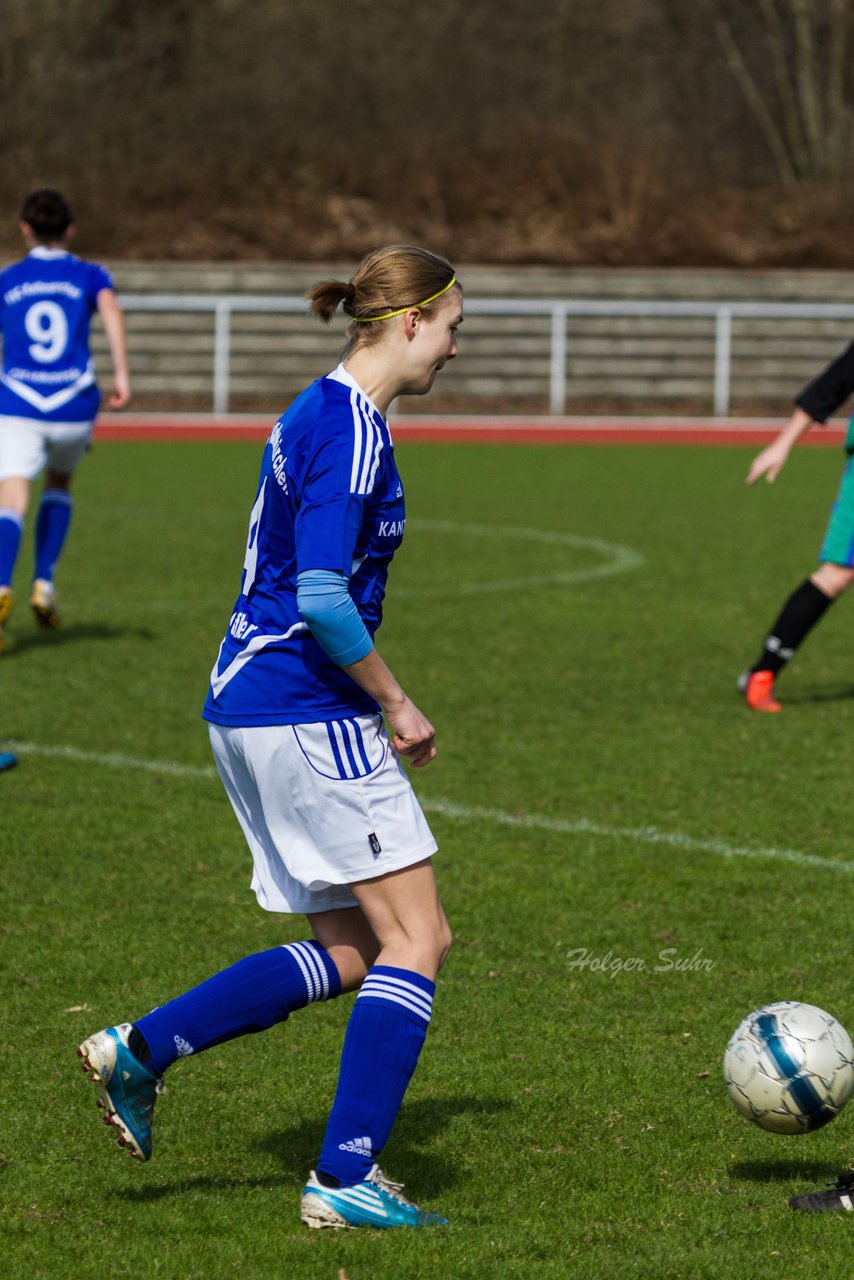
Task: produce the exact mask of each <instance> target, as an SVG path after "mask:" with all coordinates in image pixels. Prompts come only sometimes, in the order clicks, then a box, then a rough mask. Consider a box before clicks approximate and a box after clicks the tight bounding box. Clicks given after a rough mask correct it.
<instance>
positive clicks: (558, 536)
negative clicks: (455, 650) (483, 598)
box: [395, 519, 644, 596]
mask: <svg viewBox="0 0 854 1280" xmlns="http://www.w3.org/2000/svg"><path fill="white" fill-rule="evenodd" d="M412 527H414V528H416V529H425V530H427V531H428V532H430V533H458V534H463V535H467V536H469V537H473V538H505V539H506V538H510V539H512V540H515V541H516V542H539V543H542V544H545V545H547V546H553V547H572V548H573V549H574V550H576V551H592V552H593V553H594V554H595V555H598V556H602V557H603V559H604V561H605V563H604V564H597V565H591V567H590V568H589V569H573V570H568V571H567V572H566V573H549V574H539V575H536V574H535V575H526V576H525V577H524V578H500V579H494V580H491V581H489V582H457V583H448V584H446V585H441V586H433V587H431V586H429V585H427V586H423V587H417V588H416V587H405V586H404V587H398V588H396V589H395V594H396V595H400V594H402V595H418V596H424V595H479V594H482V593H485V592H490V591H518V590H522V589H525V588H527V589H530V588H531V587H570V586H574V585H575V584H576V583H578V582H590V581H592V580H594V579H596V578H610V577H613V575H614V574H616V573H626V572H628V570H629V569H636V568H637V567H638V566H639V565H642V564H643V563H644V557H643V556H642V555H641V554H640V552H639V551H634V550H633V549H632V548H631V547H623V546H621V545H620V544H619V543H618V542H606V541H605V540H604V538H585V537H582V536H581V535H580V534H575V533H558V532H555V531H554V530H549V529H516V528H507V527H505V526H503V525H491V524H460V523H459V522H458V521H456V520H421V519H415V520H413V521H412Z"/></svg>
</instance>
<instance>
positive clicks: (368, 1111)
mask: <svg viewBox="0 0 854 1280" xmlns="http://www.w3.org/2000/svg"><path fill="white" fill-rule="evenodd" d="M435 990H436V985H435V983H433V982H431V981H430V979H429V978H424V977H422V976H421V974H420V973H413V972H412V971H411V970H409V969H391V968H388V967H387V966H385V965H374V967H373V969H371V971H370V972H369V974H368V976H367V977H366V978H365V981H364V982H363V983H362V987H361V990H360V991H359V994H358V996H357V997H356V1003H355V1004H354V1006H353V1012H352V1013H351V1014H350V1021H349V1023H348V1024H347V1035H346V1037H345V1039H344V1050H343V1052H342V1054H341V1070H340V1073H339V1076H338V1088H337V1090H336V1093H335V1101H334V1103H333V1104H332V1111H331V1113H330V1116H329V1121H328V1123H327V1126H326V1135H325V1137H324V1139H323V1148H322V1150H321V1153H320V1158H319V1160H318V1162H317V1169H318V1172H319V1173H323V1174H325V1175H326V1176H327V1177H331V1178H336V1179H337V1180H338V1182H339V1183H340V1184H341V1186H352V1185H353V1184H355V1183H356V1182H361V1181H362V1179H363V1178H365V1177H366V1176H367V1174H368V1173H369V1172H370V1170H371V1166H372V1165H373V1164H374V1162H375V1160H376V1158H377V1157H378V1156H379V1154H380V1152H381V1151H382V1149H383V1147H384V1146H385V1144H386V1141H387V1140H388V1136H389V1134H390V1133H391V1129H392V1125H393V1124H394V1122H395V1119H396V1117H397V1113H398V1111H399V1110H400V1104H401V1102H402V1101H403V1095H404V1094H405V1093H406V1086H407V1085H408V1084H409V1081H410V1079H411V1078H412V1073H413V1071H414V1070H415V1066H416V1063H417V1062H418V1055H419V1054H420V1052H421V1046H422V1045H423V1044H424V1039H425V1037H426V1035H427V1027H428V1024H429V1022H430V1014H431V1012H432V1007H433V993H434V992H435Z"/></svg>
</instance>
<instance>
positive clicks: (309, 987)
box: [285, 942, 317, 1004]
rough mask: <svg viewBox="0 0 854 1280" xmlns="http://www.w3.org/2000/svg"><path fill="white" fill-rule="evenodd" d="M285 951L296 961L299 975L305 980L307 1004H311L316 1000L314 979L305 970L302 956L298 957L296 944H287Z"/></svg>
mask: <svg viewBox="0 0 854 1280" xmlns="http://www.w3.org/2000/svg"><path fill="white" fill-rule="evenodd" d="M285 951H287V952H289V953H290V955H292V956H293V958H294V960H296V962H297V964H298V965H299V968H300V973H301V974H302V976H303V978H304V979H305V989H306V991H307V992H308V1002H309V1004H311V1002H312V1001H313V1000H316V999H317V996H316V994H315V989H314V978H313V976H312V975H311V974H310V973H309V971H308V969H307V968H306V964H305V961H304V960H303V958H302V956H301V955H300V953H299V951H298V950H297V947H296V944H295V943H293V942H291V943H289V944H288V945H287V946H286V947H285Z"/></svg>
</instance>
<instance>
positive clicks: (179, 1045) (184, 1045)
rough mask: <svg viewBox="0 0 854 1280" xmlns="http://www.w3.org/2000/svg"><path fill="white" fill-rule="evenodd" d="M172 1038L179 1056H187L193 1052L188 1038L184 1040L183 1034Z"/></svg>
mask: <svg viewBox="0 0 854 1280" xmlns="http://www.w3.org/2000/svg"><path fill="white" fill-rule="evenodd" d="M172 1039H173V1040H174V1041H175V1048H176V1049H177V1051H178V1057H179V1058H188V1057H189V1056H190V1054H191V1053H195V1050H194V1048H193V1046H192V1045H191V1044H190V1042H189V1040H185V1039H184V1037H183V1036H173V1037H172Z"/></svg>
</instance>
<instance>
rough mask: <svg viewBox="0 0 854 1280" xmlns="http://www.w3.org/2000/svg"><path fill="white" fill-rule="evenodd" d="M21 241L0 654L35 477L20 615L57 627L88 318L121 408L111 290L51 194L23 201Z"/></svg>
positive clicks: (13, 286) (81, 418)
mask: <svg viewBox="0 0 854 1280" xmlns="http://www.w3.org/2000/svg"><path fill="white" fill-rule="evenodd" d="M21 233H22V235H23V237H24V241H25V243H26V245H27V248H28V249H29V253H28V254H27V256H26V257H25V258H23V259H22V260H21V261H20V262H16V263H14V264H13V265H12V266H11V267H7V268H6V270H5V271H2V272H0V329H2V332H3V369H2V373H0V653H2V651H3V643H4V628H5V622H6V619H7V618H8V616H9V613H10V612H11V609H12V605H13V603H14V596H13V595H12V576H13V573H14V570H15V563H16V561H17V558H18V550H19V548H20V545H21V533H22V530H23V526H24V517H25V516H26V514H27V508H28V506H29V502H30V489H31V487H32V483H33V480H35V478H36V476H37V475H38V474H39V472H40V471H42V470H44V469H45V468H46V470H45V480H44V489H43V492H42V496H41V502H40V504H39V510H38V515H37V517H36V529H35V536H36V548H35V574H34V578H33V583H32V588H31V593H30V606H31V608H32V610H33V612H34V614H35V617H36V621H37V622H39V623H40V624H41V625H42V626H45V627H51V628H53V629H56V628H57V627H59V625H60V618H59V611H58V609H57V606H56V591H55V589H54V585H53V573H54V567H55V565H56V562H57V560H58V559H59V556H60V553H61V551H62V548H63V546H64V544H65V539H66V535H67V534H68V527H69V524H70V523H71V510H72V499H71V494H70V492H69V491H70V488H71V478H72V475H73V473H74V469H75V467H76V466H77V465H78V463H79V462H80V460H81V459H82V457H83V454H84V453H85V452H86V450H87V448H88V447H89V439H90V437H91V435H92V427H93V425H94V421H95V415H96V413H97V412H98V406H99V404H100V399H101V396H100V392H99V391H98V388H97V386H96V385H95V369H94V366H93V363H92V359H91V356H90V353H89V325H90V322H91V319H92V315H93V314H94V312H95V311H96V310H97V311H98V312H99V313H100V316H101V319H102V320H103V322H104V328H105V330H106V334H107V342H108V344H109V348H110V356H111V357H112V361H113V375H114V383H113V390H112V393H111V395H110V398H109V400H108V402H107V403H108V406H109V408H111V409H123V408H124V406H125V405H126V404H127V403H128V400H129V399H130V383H129V381H128V371H127V354H126V351H125V336H124V322H123V319H122V313H121V309H120V307H119V304H118V302H117V300H116V294H115V290H114V288H113V282H112V280H111V279H110V276H109V274H108V273H107V271H105V270H104V268H103V267H100V266H96V265H95V264H94V263H92V262H84V261H83V260H82V259H81V258H77V257H75V256H74V255H73V254H71V253H69V251H68V244H69V241H70V240H71V237H72V235H73V233H74V226H73V223H72V220H71V210H70V209H69V207H68V205H67V203H66V202H65V200H64V199H63V197H62V196H61V195H60V194H59V192H58V191H51V190H49V189H45V190H42V191H34V192H33V193H32V195H29V196H27V198H26V199H25V200H24V203H23V206H22V208H21Z"/></svg>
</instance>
